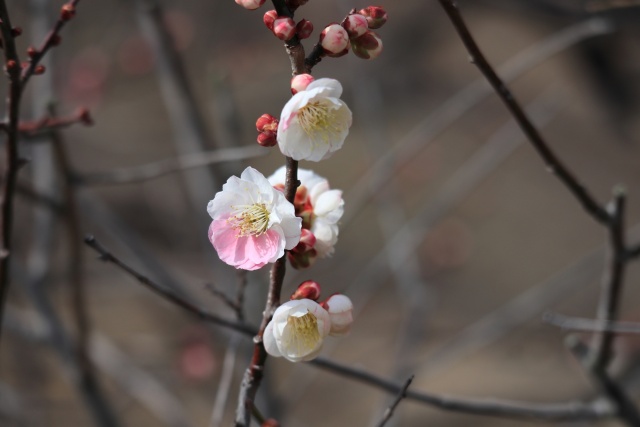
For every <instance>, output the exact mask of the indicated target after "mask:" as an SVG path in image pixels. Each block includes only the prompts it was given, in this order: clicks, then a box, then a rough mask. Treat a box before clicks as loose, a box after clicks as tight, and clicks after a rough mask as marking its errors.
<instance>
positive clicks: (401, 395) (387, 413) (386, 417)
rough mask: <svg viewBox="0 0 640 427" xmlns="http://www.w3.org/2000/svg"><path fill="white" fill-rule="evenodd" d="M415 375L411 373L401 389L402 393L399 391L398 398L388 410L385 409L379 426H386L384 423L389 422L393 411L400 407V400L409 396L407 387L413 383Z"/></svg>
mask: <svg viewBox="0 0 640 427" xmlns="http://www.w3.org/2000/svg"><path fill="white" fill-rule="evenodd" d="M413 377H414V375H411V376H410V377H409V379H408V380H407V381H406V382H405V383H404V386H403V387H402V390H400V393H398V396H396V399H395V400H394V401H393V403H392V404H391V406H389V407H388V408H387V410H386V411H384V415H383V416H382V420H380V423H378V427H384V425H385V424H386V423H387V421H389V420H390V419H391V417H392V416H393V412H394V411H395V410H396V408H397V407H398V404H400V401H401V400H402V399H404V398H406V397H407V389H409V386H410V385H411V382H412V381H413Z"/></svg>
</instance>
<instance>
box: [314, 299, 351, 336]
mask: <svg viewBox="0 0 640 427" xmlns="http://www.w3.org/2000/svg"><path fill="white" fill-rule="evenodd" d="M320 305H321V306H322V307H323V308H324V309H325V310H327V312H329V317H330V318H331V330H330V332H329V334H330V335H332V336H334V337H335V336H342V335H347V334H348V333H349V331H350V330H351V324H352V323H353V303H352V302H351V300H350V299H349V297H347V296H346V295H342V294H334V295H331V296H330V297H329V298H328V299H327V300H326V301H323V302H322V303H321V304H320Z"/></svg>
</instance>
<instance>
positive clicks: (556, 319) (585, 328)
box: [542, 311, 640, 335]
mask: <svg viewBox="0 0 640 427" xmlns="http://www.w3.org/2000/svg"><path fill="white" fill-rule="evenodd" d="M542 321H544V322H546V323H549V324H550V325H553V326H557V327H559V328H560V329H562V330H565V331H579V332H605V331H606V332H611V333H613V334H633V335H636V334H640V323H637V322H612V321H607V322H606V323H604V324H603V323H602V321H600V320H596V319H587V318H584V317H572V316H565V315H563V314H559V313H553V312H550V311H548V312H546V313H544V314H543V315H542Z"/></svg>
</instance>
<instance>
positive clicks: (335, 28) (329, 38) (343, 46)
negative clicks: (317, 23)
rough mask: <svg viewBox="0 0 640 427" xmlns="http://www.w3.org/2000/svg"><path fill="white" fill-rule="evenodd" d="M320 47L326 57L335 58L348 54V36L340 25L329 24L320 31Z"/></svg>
mask: <svg viewBox="0 0 640 427" xmlns="http://www.w3.org/2000/svg"><path fill="white" fill-rule="evenodd" d="M320 45H321V46H322V50H323V51H324V53H325V54H326V55H328V56H332V57H334V58H337V57H339V56H342V55H346V54H347V52H349V35H348V34H347V30H345V29H344V28H342V26H341V25H340V24H331V25H329V26H328V27H326V28H325V29H324V30H322V33H321V34H320Z"/></svg>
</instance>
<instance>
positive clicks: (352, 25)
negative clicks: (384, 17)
mask: <svg viewBox="0 0 640 427" xmlns="http://www.w3.org/2000/svg"><path fill="white" fill-rule="evenodd" d="M342 27H343V28H344V29H345V30H347V34H349V38H354V37H360V36H361V35H363V34H364V33H365V32H366V31H367V30H368V29H369V24H368V22H367V18H365V17H364V16H363V15H360V14H357V13H353V14H351V15H349V16H347V17H346V18H345V19H344V21H342Z"/></svg>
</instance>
